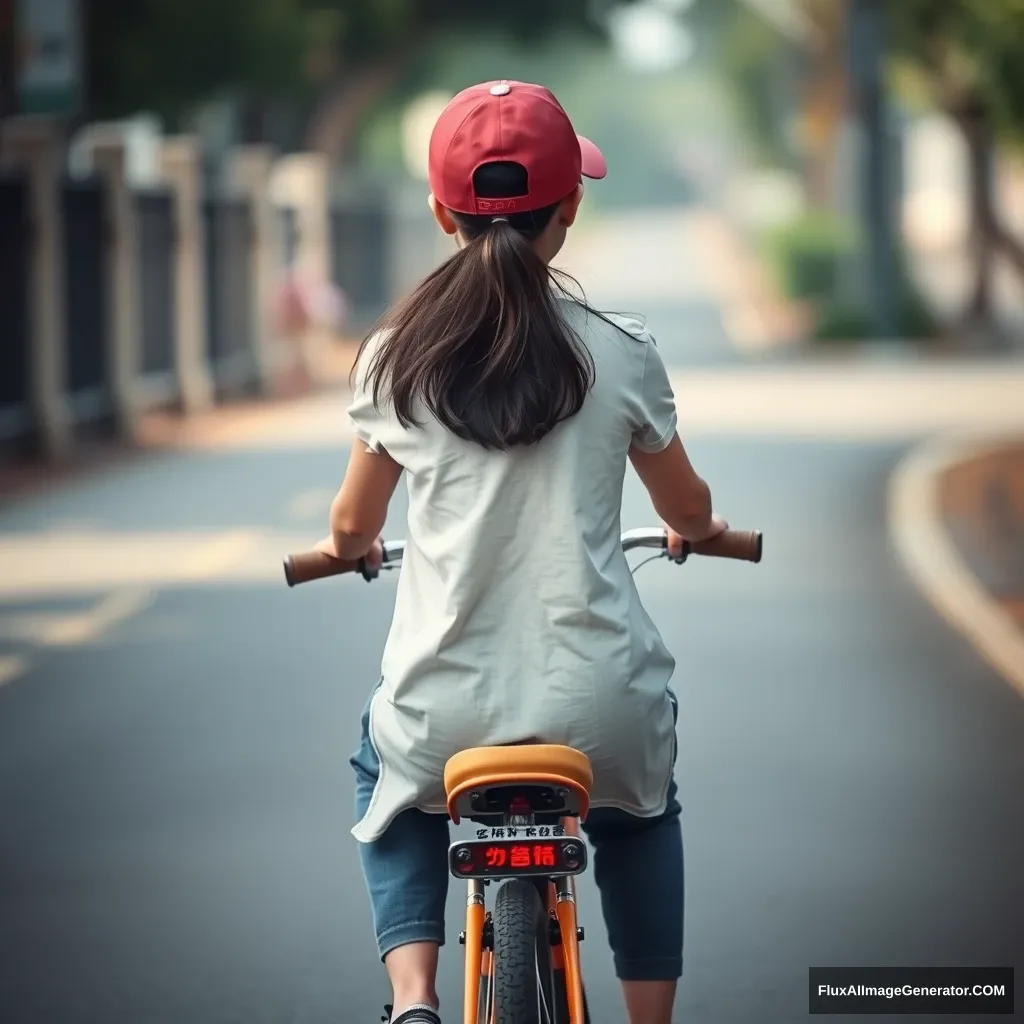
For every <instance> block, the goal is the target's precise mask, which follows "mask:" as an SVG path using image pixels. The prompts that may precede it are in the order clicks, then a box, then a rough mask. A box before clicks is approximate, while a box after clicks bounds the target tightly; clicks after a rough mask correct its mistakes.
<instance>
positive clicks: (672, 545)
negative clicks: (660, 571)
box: [665, 512, 729, 558]
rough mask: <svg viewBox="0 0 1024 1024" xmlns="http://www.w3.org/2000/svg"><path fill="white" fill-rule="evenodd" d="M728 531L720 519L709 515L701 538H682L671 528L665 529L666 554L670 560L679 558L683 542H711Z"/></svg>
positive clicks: (727, 525) (723, 521)
mask: <svg viewBox="0 0 1024 1024" xmlns="http://www.w3.org/2000/svg"><path fill="white" fill-rule="evenodd" d="M728 529H729V524H728V523H727V522H726V521H725V520H724V519H723V518H722V517H721V516H717V515H715V514H714V513H713V512H712V514H711V523H710V525H709V526H708V528H707V531H706V532H705V533H704V536H703V537H684V536H683V535H682V534H680V533H676V531H675V530H673V529H672V527H671V526H666V527H665V532H666V534H668V553H669V556H670V557H671V558H680V557H681V556H682V554H683V544H684V542H685V541H690V542H691V543H696V542H699V541H702V540H712V539H713V538H715V537H717V536H718V535H719V534H720V533H725V531H726V530H728Z"/></svg>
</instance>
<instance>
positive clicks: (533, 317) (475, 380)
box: [360, 163, 594, 450]
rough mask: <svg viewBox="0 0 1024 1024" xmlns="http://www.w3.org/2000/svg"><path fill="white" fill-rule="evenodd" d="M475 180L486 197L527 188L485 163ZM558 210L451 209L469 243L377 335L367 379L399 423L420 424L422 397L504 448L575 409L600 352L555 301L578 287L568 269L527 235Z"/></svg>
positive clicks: (463, 429) (453, 425)
mask: <svg viewBox="0 0 1024 1024" xmlns="http://www.w3.org/2000/svg"><path fill="white" fill-rule="evenodd" d="M474 187H475V188H476V194H477V195H478V196H481V197H488V198H505V197H509V196H519V195H523V194H525V193H526V191H527V188H526V172H525V170H524V169H523V168H522V167H521V166H519V165H518V164H508V163H501V164H485V165H484V166H483V167H481V168H480V169H479V170H478V171H477V174H476V176H475V177H474ZM567 198H568V197H567ZM557 208H558V204H556V205H554V206H550V207H547V208H545V209H543V210H533V211H530V212H528V213H513V214H510V215H509V218H508V220H497V221H495V220H493V219H492V218H491V217H490V216H475V215H474V216H467V215H464V214H454V213H453V215H452V216H453V217H454V218H455V220H456V223H457V224H458V225H459V229H460V232H461V234H462V236H463V238H464V239H466V245H465V246H464V248H462V249H460V250H459V251H458V252H457V253H456V254H455V255H454V256H452V257H451V259H449V260H447V261H446V262H445V263H444V264H443V265H442V266H440V267H439V268H438V269H437V270H435V271H434V272H433V273H432V274H430V275H429V276H428V277H427V278H426V279H425V280H424V281H423V282H422V283H421V284H420V285H419V287H417V288H416V290H415V291H414V292H413V293H412V294H411V295H409V296H408V297H407V298H406V299H405V300H403V301H402V302H400V303H399V304H398V305H397V306H395V307H394V308H393V309H391V310H389V311H388V312H386V313H385V314H384V316H383V317H382V318H381V319H380V320H379V321H378V323H377V324H376V325H375V326H374V328H373V330H372V331H371V333H370V335H369V337H373V336H374V335H375V334H378V333H379V334H380V336H381V342H380V345H379V346H378V347H377V349H376V352H375V355H374V357H373V359H372V360H371V363H370V366H369V367H368V371H367V378H366V381H367V385H366V386H367V387H368V388H370V389H372V393H373V396H374V400H375V401H376V402H377V403H378V404H381V403H382V402H385V401H386V402H390V403H391V405H392V407H393V408H394V410H395V415H396V417H397V419H398V421H399V422H400V423H401V424H402V425H403V426H405V427H409V426H412V425H417V421H416V418H415V415H414V410H415V407H416V403H417V401H420V402H422V403H423V406H424V407H425V408H426V409H427V410H429V412H430V413H431V414H432V415H433V416H434V417H435V418H436V419H437V420H438V421H439V422H440V423H441V424H443V425H444V426H445V427H446V428H447V429H449V430H450V431H452V433H454V434H456V435H458V436H459V437H461V438H465V439H466V440H468V441H473V442H475V443H476V444H479V445H481V446H483V447H484V448H489V449H501V450H504V449H508V448H511V447H513V446H515V445H526V444H531V443H533V442H535V441H539V440H540V439H541V438H542V437H544V436H545V434H547V433H549V432H550V431H551V430H552V429H553V428H554V427H555V426H556V425H557V424H558V423H560V422H561V421H562V420H564V419H568V418H569V417H571V416H573V415H575V414H576V413H577V412H579V410H580V408H581V407H582V406H583V402H584V400H585V399H586V396H587V393H588V392H589V390H590V388H591V386H592V385H593V381H594V365H593V361H592V360H591V357H590V353H589V352H588V351H587V349H586V347H585V346H584V345H583V342H582V341H581V339H580V338H579V337H578V336H577V335H576V334H575V333H574V331H573V330H572V329H571V328H570V326H569V325H568V323H567V321H566V320H565V317H564V314H563V310H562V309H560V308H559V307H560V306H563V305H564V298H565V297H571V296H569V293H568V291H567V290H566V288H565V287H564V286H563V285H562V284H561V282H560V280H559V279H560V278H566V275H560V274H559V273H558V272H557V271H553V270H551V269H550V268H549V267H548V266H547V265H546V264H545V263H544V261H543V260H542V259H541V258H540V257H539V256H538V255H537V254H536V252H535V251H534V249H533V247H532V246H531V244H530V243H531V241H532V240H533V239H534V238H536V237H537V236H538V235H539V234H540V233H541V232H542V231H543V230H544V228H545V227H547V225H548V223H549V222H550V220H551V217H552V216H553V215H554V213H555V210H556V209H557ZM568 280H571V278H569V279H568ZM367 340H369V338H367ZM365 345H366V340H364V342H363V346H364V347H365ZM360 355H362V348H361V349H360Z"/></svg>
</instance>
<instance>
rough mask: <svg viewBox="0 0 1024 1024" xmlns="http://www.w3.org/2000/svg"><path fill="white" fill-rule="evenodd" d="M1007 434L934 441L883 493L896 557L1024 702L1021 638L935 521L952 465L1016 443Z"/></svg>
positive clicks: (938, 520)
mask: <svg viewBox="0 0 1024 1024" xmlns="http://www.w3.org/2000/svg"><path fill="white" fill-rule="evenodd" d="M1020 436H1021V435H1020V433H1019V432H1016V433H1013V434H1011V433H1010V432H1008V431H1000V432H993V433H991V434H987V435H985V434H979V433H971V434H967V435H961V436H959V437H940V438H937V439H934V440H932V441H930V442H928V443H927V444H924V445H922V446H921V447H920V448H918V449H917V450H916V451H914V452H912V453H911V454H910V455H909V456H908V457H907V458H906V459H905V460H904V461H903V463H901V465H900V466H899V467H898V468H897V470H896V473H895V474H894V476H893V478H892V480H891V483H890V488H889V524H890V531H891V533H892V539H893V543H894V545H895V548H896V552H897V554H898V555H899V557H900V560H901V561H902V562H903V564H904V566H905V567H906V570H907V572H908V573H909V574H910V576H911V578H912V579H913V580H914V582H915V583H916V584H917V586H918V588H919V589H920V590H921V591H922V593H923V594H924V595H925V597H926V598H927V599H928V600H929V601H930V602H931V604H932V605H933V606H934V608H935V609H936V611H938V613H939V614H940V615H941V616H942V617H943V618H944V619H945V620H946V621H947V622H948V623H949V624H950V625H951V626H953V627H954V628H955V629H956V630H958V631H959V632H960V633H962V634H963V635H964V636H965V637H966V638H967V639H968V640H969V641H970V643H971V644H972V645H973V646H974V648H975V649H976V650H977V651H978V653H979V654H981V656H982V657H983V658H984V659H985V660H986V661H987V662H988V663H989V665H991V666H992V667H993V668H994V669H995V670H996V671H997V672H998V673H999V674H1000V675H1002V676H1003V677H1004V678H1005V679H1006V680H1007V682H1009V683H1010V685H1011V686H1013V687H1014V688H1015V689H1016V690H1017V691H1018V692H1019V693H1020V694H1021V696H1024V633H1022V632H1021V629H1020V627H1019V626H1018V625H1017V623H1016V622H1015V621H1014V618H1013V616H1012V615H1011V614H1010V613H1009V611H1008V610H1007V609H1006V608H1004V607H1003V606H1002V605H1000V604H999V602H998V601H996V600H995V599H994V598H993V597H992V596H991V595H990V594H989V593H988V591H987V590H986V589H985V587H984V586H983V585H982V584H981V582H980V581H979V580H978V579H977V577H976V576H975V575H974V574H973V573H972V572H971V571H970V569H969V568H968V567H967V565H966V563H965V562H964V560H963V558H962V557H961V556H960V553H959V552H958V551H957V549H956V546H955V545H954V543H953V541H952V539H951V538H950V536H949V534H948V532H947V530H946V528H945V526H944V524H943V520H942V513H941V509H940V503H939V481H940V479H941V477H942V474H943V473H944V472H945V471H946V470H947V469H949V468H951V467H952V466H954V465H956V464H957V463H958V462H962V461H963V460H965V459H968V458H971V457H972V456H974V455H978V454H982V453H983V452H984V451H986V450H987V449H988V448H990V447H993V446H995V445H1001V444H1005V443H1006V442H1007V441H1008V440H1013V439H1014V438H1020Z"/></svg>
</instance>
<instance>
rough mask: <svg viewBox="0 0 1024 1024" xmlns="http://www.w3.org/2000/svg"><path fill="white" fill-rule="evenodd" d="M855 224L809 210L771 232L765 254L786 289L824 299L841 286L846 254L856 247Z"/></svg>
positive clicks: (800, 296)
mask: <svg viewBox="0 0 1024 1024" xmlns="http://www.w3.org/2000/svg"><path fill="white" fill-rule="evenodd" d="M856 246H857V234H856V231H855V230H854V228H853V227H852V226H851V225H849V224H847V223H846V222H844V221H842V220H840V219H839V218H837V217H834V216H831V215H829V214H826V213H815V214H810V215H808V216H806V217H802V218H800V219H799V220H797V221H794V222H793V223H792V224H787V225H786V226H785V227H782V228H780V229H778V230H776V231H773V232H771V233H769V234H768V235H767V237H766V239H765V247H766V250H767V252H766V255H767V257H768V262H769V266H771V267H772V269H773V272H774V275H775V278H776V281H777V283H778V285H779V287H780V288H781V289H782V291H783V293H784V294H785V295H787V296H789V297H790V298H792V299H798V300H799V299H821V298H823V297H826V296H829V295H832V294H833V293H834V292H835V291H836V288H837V286H838V283H839V275H840V268H841V265H842V260H843V258H844V257H846V256H849V255H851V254H852V253H854V252H855V251H856Z"/></svg>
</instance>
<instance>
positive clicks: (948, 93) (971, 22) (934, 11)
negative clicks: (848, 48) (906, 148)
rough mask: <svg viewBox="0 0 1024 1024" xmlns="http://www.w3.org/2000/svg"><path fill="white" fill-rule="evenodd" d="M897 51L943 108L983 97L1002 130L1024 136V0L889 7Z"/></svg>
mask: <svg viewBox="0 0 1024 1024" xmlns="http://www.w3.org/2000/svg"><path fill="white" fill-rule="evenodd" d="M886 10H887V13H888V18H889V40H890V45H891V47H892V50H893V52H894V53H895V54H896V55H897V56H899V57H902V58H903V59H905V60H909V61H912V62H913V63H914V64H915V65H916V66H917V67H918V68H919V69H920V70H921V71H922V72H923V73H924V75H925V76H926V78H927V79H928V80H929V81H930V83H931V87H932V94H933V99H934V100H935V101H936V102H937V103H938V104H939V105H940V106H943V107H949V106H950V105H953V106H955V105H956V104H957V103H958V102H961V101H962V100H963V98H965V97H968V96H969V97H972V98H976V99H978V100H980V101H981V102H982V103H983V105H984V108H985V110H986V112H987V113H988V114H989V115H990V116H991V118H992V121H993V123H994V125H995V126H996V128H997V130H998V131H1000V132H1001V133H1003V134H1005V135H1008V136H1011V137H1016V138H1021V137H1024V60H1021V54H1022V53H1024V0H941V3H937V2H935V0H899V2H895V3H889V4H887V5H886Z"/></svg>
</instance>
